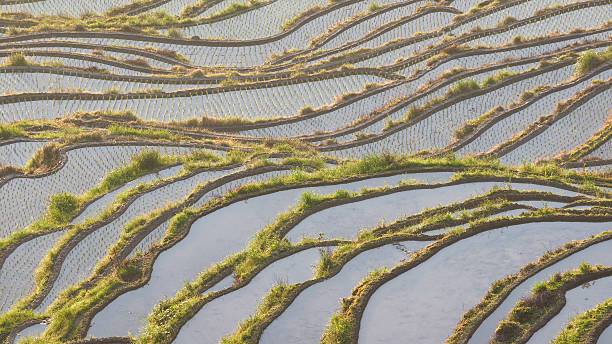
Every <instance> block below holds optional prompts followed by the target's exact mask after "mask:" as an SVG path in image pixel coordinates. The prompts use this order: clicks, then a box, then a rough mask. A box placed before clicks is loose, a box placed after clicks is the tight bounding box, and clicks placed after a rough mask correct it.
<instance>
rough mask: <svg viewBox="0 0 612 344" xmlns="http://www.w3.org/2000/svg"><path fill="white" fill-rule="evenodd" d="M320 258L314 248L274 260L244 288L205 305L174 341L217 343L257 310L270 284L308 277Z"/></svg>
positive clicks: (290, 282) (291, 281) (301, 280)
mask: <svg viewBox="0 0 612 344" xmlns="http://www.w3.org/2000/svg"><path fill="white" fill-rule="evenodd" d="M319 259H320V254H319V252H318V250H317V249H314V248H313V249H309V250H306V251H303V252H300V253H297V254H294V255H292V256H289V257H287V258H285V259H282V260H280V261H277V262H275V263H273V264H272V265H270V266H268V267H267V268H266V269H264V270H263V271H262V272H260V273H259V274H258V275H257V276H256V277H255V278H254V279H253V280H252V281H251V282H250V283H249V284H248V285H246V286H245V287H243V288H241V289H238V290H237V291H235V292H232V293H230V294H227V295H224V296H222V297H220V298H218V299H215V300H214V301H212V302H211V303H209V304H207V305H205V306H204V307H203V308H202V309H201V310H200V311H199V312H198V314H196V316H195V317H193V318H192V319H191V320H189V322H187V324H185V326H183V328H182V329H181V331H180V332H179V335H178V337H177V338H176V340H175V343H219V341H220V340H221V339H222V338H223V337H225V336H228V335H230V334H231V333H232V332H233V331H234V330H235V329H236V328H237V325H238V324H239V323H240V322H241V321H243V320H246V319H247V318H248V317H249V315H251V314H254V313H255V312H256V311H257V304H258V303H259V302H261V299H262V298H263V297H264V296H265V295H266V294H267V293H268V291H269V290H270V289H271V288H272V287H273V286H275V285H276V284H278V283H279V282H281V281H282V282H285V283H287V284H293V283H298V282H303V281H306V280H308V279H311V278H312V276H313V271H314V267H315V266H316V265H317V263H318V261H319Z"/></svg>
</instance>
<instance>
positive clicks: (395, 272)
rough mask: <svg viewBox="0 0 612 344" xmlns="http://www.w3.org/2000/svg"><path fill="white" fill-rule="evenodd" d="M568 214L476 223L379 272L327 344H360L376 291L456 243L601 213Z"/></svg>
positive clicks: (333, 324)
mask: <svg viewBox="0 0 612 344" xmlns="http://www.w3.org/2000/svg"><path fill="white" fill-rule="evenodd" d="M566 211H567V210H560V209H539V210H537V211H534V212H531V213H523V214H522V215H519V216H518V217H515V218H510V219H508V218H498V219H493V220H490V221H486V220H485V221H480V222H476V223H473V224H471V225H470V226H467V227H466V228H458V229H456V230H453V231H450V232H449V234H447V235H446V236H444V238H442V239H439V240H438V241H436V242H435V243H433V244H431V245H429V246H428V247H426V248H424V249H422V250H420V251H417V252H416V253H414V254H413V256H412V258H411V259H410V260H408V261H406V262H404V263H401V264H399V265H397V266H395V267H394V268H392V269H387V270H383V271H376V272H374V273H373V274H371V275H370V276H368V277H367V278H366V279H364V280H363V281H362V282H361V283H360V284H359V285H358V286H357V287H355V289H353V292H352V293H351V294H352V296H350V297H348V298H345V299H343V302H342V310H341V311H340V312H339V313H337V314H335V315H334V316H333V318H332V319H331V320H330V325H329V326H328V328H327V330H326V332H325V334H324V337H323V342H324V343H356V342H357V338H358V332H359V324H360V321H361V316H362V314H363V310H364V309H365V306H366V304H367V301H368V300H369V298H370V296H371V295H372V294H373V293H374V292H375V291H376V289H378V287H380V286H381V285H383V284H384V283H386V282H388V281H389V280H391V279H393V278H395V277H397V276H399V275H400V274H402V273H404V272H406V271H408V270H410V269H412V268H414V267H415V266H417V265H418V264H420V263H422V262H423V261H425V260H427V259H428V258H429V257H431V256H432V255H433V254H435V253H436V252H438V251H439V250H441V249H443V248H444V247H447V246H449V245H452V243H454V242H457V241H458V240H462V239H464V238H467V237H470V236H473V235H476V234H478V233H481V232H483V231H487V230H491V229H495V228H500V227H506V226H508V225H510V224H513V223H515V224H520V223H530V222H533V221H534V220H537V219H541V220H542V221H546V220H545V219H549V221H550V220H552V219H557V220H561V221H562V219H563V218H567V219H571V218H576V217H575V216H578V218H582V219H584V220H586V221H588V219H591V220H594V219H595V218H596V217H597V216H596V214H597V212H594V213H592V214H591V215H587V214H588V213H589V211H586V213H584V215H586V216H584V215H582V216H581V215H577V213H580V211H577V212H576V211H573V212H569V213H565V212H566ZM600 214H601V215H602V216H603V218H601V221H609V220H607V218H608V217H610V215H611V214H610V211H609V210H603V212H602V213H600ZM553 221H556V220H553ZM536 222H537V221H536Z"/></svg>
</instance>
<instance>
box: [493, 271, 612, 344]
mask: <svg viewBox="0 0 612 344" xmlns="http://www.w3.org/2000/svg"><path fill="white" fill-rule="evenodd" d="M608 276H612V267H606V266H602V265H597V266H594V267H593V266H591V265H589V264H587V263H582V264H581V265H580V267H579V268H578V269H577V270H573V271H567V272H564V273H557V274H555V275H553V276H552V277H551V279H550V280H548V281H547V282H540V283H538V284H536V286H535V287H534V288H533V291H532V294H531V295H530V296H529V297H527V298H525V299H523V300H520V301H519V302H518V303H517V304H516V305H515V306H514V308H513V309H512V310H511V311H510V313H509V315H508V317H507V318H506V319H505V320H503V321H501V322H500V323H499V326H498V327H497V329H496V330H495V336H494V337H493V340H492V341H491V343H495V344H497V343H499V344H502V343H526V342H527V341H528V340H529V338H531V336H532V335H533V334H534V333H535V331H537V330H538V329H539V328H541V327H542V326H543V325H545V324H546V321H548V320H549V319H551V318H552V317H553V316H554V315H556V314H557V313H559V312H560V311H561V309H562V308H563V306H564V305H565V293H566V292H567V291H568V290H571V289H574V288H577V287H579V286H580V285H583V284H585V283H588V282H590V281H593V280H597V279H599V278H604V277H608Z"/></svg>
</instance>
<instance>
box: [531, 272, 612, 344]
mask: <svg viewBox="0 0 612 344" xmlns="http://www.w3.org/2000/svg"><path fill="white" fill-rule="evenodd" d="M610 291H612V277H606V278H602V279H598V280H595V281H592V282H590V283H587V284H585V285H583V286H580V287H578V288H575V289H572V290H570V291H568V292H567V293H566V294H565V298H566V299H567V303H566V304H565V307H563V309H562V310H561V312H560V313H559V314H557V315H555V317H554V318H552V319H551V320H550V321H549V322H548V323H547V324H546V325H545V326H544V327H542V328H541V329H539V330H538V331H537V332H536V333H535V334H534V335H533V337H531V339H529V341H528V342H527V343H529V344H537V343H548V342H550V341H551V340H553V339H554V338H555V337H557V335H558V334H559V333H560V332H561V331H562V330H563V329H564V328H565V327H566V326H567V324H568V323H569V322H570V321H571V320H572V318H573V317H575V316H577V315H580V314H582V313H584V312H586V311H587V310H589V309H591V308H594V307H595V306H597V305H598V304H600V303H602V302H604V301H606V300H607V299H609V298H610V297H611V296H612V295H611V293H610Z"/></svg>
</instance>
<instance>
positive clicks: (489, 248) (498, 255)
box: [359, 222, 608, 344]
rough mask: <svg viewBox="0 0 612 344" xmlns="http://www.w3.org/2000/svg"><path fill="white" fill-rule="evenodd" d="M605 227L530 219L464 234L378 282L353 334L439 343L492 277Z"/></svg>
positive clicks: (375, 339)
mask: <svg viewBox="0 0 612 344" xmlns="http://www.w3.org/2000/svg"><path fill="white" fill-rule="evenodd" d="M607 227H608V225H606V224H601V223H595V224H593V223H558V222H557V223H530V224H524V225H516V226H511V227H507V228H500V229H496V230H492V231H489V232H485V233H481V234H479V235H476V236H474V237H471V238H468V239H464V240H462V241H460V242H458V243H456V244H454V245H452V246H450V247H448V248H445V249H443V250H442V251H440V252H439V253H437V254H436V255H434V256H433V257H431V258H430V259H428V260H427V261H426V262H424V263H422V264H420V265H419V266H417V267H416V268H414V269H412V270H410V271H408V272H406V273H404V274H402V275H401V276H399V277H397V278H395V279H393V280H391V281H390V282H387V283H386V284H385V285H383V286H382V287H380V288H379V289H378V290H377V291H376V292H375V293H374V294H373V295H372V298H371V299H370V301H369V303H368V305H367V307H366V310H365V312H364V314H363V318H362V322H361V330H360V335H359V338H360V339H361V341H362V342H364V343H423V344H429V343H443V342H444V341H445V340H446V338H448V337H449V336H450V335H451V334H452V332H453V329H454V328H455V326H456V325H457V323H458V322H459V320H460V319H461V315H462V314H463V313H464V312H465V311H467V310H468V309H470V308H471V307H473V306H474V305H475V304H477V303H478V301H479V300H480V299H481V298H482V296H483V295H485V293H486V292H487V291H488V290H489V288H490V285H491V283H492V282H494V281H496V280H498V279H501V278H504V277H505V276H506V275H508V274H510V273H514V272H516V271H518V270H519V269H520V268H521V267H522V266H523V265H525V264H527V263H529V262H531V261H534V260H536V259H537V258H538V257H539V256H541V255H542V254H543V253H544V252H546V251H547V250H552V249H554V248H556V247H559V246H561V245H563V244H564V243H566V242H567V241H570V240H577V239H584V238H585V237H588V236H590V235H593V234H598V233H600V232H602V231H604V230H605V229H607ZM424 328H426V329H427V331H423V329H424ZM475 343H478V342H475ZM479 343H482V342H479Z"/></svg>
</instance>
